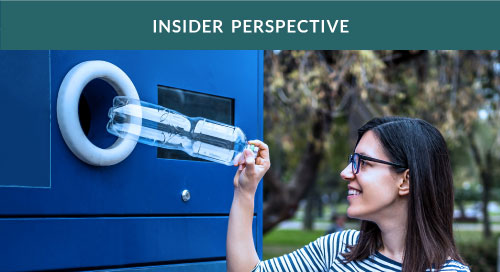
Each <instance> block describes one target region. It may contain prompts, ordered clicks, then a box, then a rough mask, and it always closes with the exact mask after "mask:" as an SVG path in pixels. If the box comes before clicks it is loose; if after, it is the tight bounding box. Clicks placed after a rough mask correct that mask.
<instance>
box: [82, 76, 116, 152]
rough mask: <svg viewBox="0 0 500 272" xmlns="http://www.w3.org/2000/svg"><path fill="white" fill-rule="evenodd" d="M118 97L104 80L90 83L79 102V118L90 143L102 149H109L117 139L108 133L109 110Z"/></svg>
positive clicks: (95, 80)
mask: <svg viewBox="0 0 500 272" xmlns="http://www.w3.org/2000/svg"><path fill="white" fill-rule="evenodd" d="M116 95H117V93H116V91H115V89H114V88H113V87H112V86H111V85H110V84H108V83H107V82H106V81H104V80H102V79H94V80H92V81H90V82H89V83H88V84H87V86H85V88H84V89H83V91H82V95H81V96H80V100H79V102H78V117H79V119H80V125H81V127H82V130H83V132H84V133H85V135H87V138H88V139H89V141H91V142H92V143H93V144H94V145H96V146H98V147H100V148H108V147H110V146H111V145H112V144H113V143H114V142H115V141H116V137H115V136H113V135H111V134H109V133H108V132H107V131H106V124H107V122H108V110H109V108H110V107H111V106H112V105H113V98H114V97H115V96H116Z"/></svg>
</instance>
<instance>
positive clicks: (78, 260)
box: [0, 216, 256, 271]
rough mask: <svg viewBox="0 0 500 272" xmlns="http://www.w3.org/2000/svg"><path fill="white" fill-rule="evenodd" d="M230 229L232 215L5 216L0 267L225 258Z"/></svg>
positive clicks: (0, 222)
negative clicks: (9, 217)
mask: <svg viewBox="0 0 500 272" xmlns="http://www.w3.org/2000/svg"><path fill="white" fill-rule="evenodd" d="M226 230H227V216H214V217H206V216H203V217H112V218H110V217H101V218H22V219H16V218H11V219H0V233H2V245H1V247H0V260H1V261H0V271H14V270H15V271H23V270H33V269H72V268H85V267H93V268H98V267H117V266H124V265H130V264H136V265H137V264H146V265H147V264H148V263H168V262H172V261H179V260H180V261H182V260H197V259H224V258H225V255H226V244H225V243H226ZM5 234H8V235H5ZM254 234H256V226H255V225H254Z"/></svg>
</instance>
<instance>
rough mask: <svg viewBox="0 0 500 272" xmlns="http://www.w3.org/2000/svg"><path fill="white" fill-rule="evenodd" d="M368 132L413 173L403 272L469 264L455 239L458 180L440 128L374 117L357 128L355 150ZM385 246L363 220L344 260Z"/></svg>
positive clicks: (370, 224) (375, 229)
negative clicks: (453, 263) (450, 262)
mask: <svg viewBox="0 0 500 272" xmlns="http://www.w3.org/2000/svg"><path fill="white" fill-rule="evenodd" d="M367 131H372V132H374V134H375V135H376V136H377V137H378V140H379V141H380V143H381V144H382V146H383V148H384V151H385V153H386V155H387V156H388V158H389V159H390V160H391V161H392V162H395V163H398V164H402V165H407V166H408V169H410V171H409V172H410V194H409V199H408V221H407V230H406V238H405V239H406V240H405V249H404V255H403V256H404V257H403V271H411V272H414V271H425V270H426V269H429V268H440V267H441V266H442V265H444V264H445V262H446V260H447V259H448V258H449V257H451V258H452V259H454V260H456V261H459V262H461V263H463V264H465V262H464V260H463V259H462V257H461V256H460V254H459V253H458V251H457V248H456V246H455V240H454V238H453V177H452V171H451V164H450V158H449V155H448V148H447V147H446V142H445V140H444V138H443V136H442V135H441V133H440V132H439V130H437V129H436V128H435V127H433V126H432V125H431V124H429V123H428V122H426V121H424V120H420V119H413V118H405V117H382V118H375V119H372V120H371V121H369V122H368V123H366V124H365V125H364V126H362V127H361V128H360V129H359V130H358V140H357V143H356V146H357V145H358V143H359V141H360V140H361V137H363V135H364V134H365V133H366V132H367ZM404 170H405V169H401V168H393V171H396V172H399V173H401V172H403V171H404ZM382 245H383V243H382V237H381V233H380V229H379V228H378V226H377V224H375V223H374V222H370V221H364V220H362V221H361V232H360V235H359V240H358V243H357V244H356V245H354V246H351V247H349V248H350V251H349V252H347V253H344V254H343V256H344V258H345V260H346V261H347V262H350V261H354V260H363V259H366V258H368V257H369V256H371V255H373V254H374V253H375V252H376V251H377V250H379V249H380V248H381V247H382Z"/></svg>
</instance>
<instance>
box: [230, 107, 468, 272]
mask: <svg viewBox="0 0 500 272" xmlns="http://www.w3.org/2000/svg"><path fill="white" fill-rule="evenodd" d="M251 143H252V144H254V145H256V146H258V147H259V148H260V151H259V155H258V157H257V158H256V159H255V161H254V160H253V159H252V158H251V154H248V153H245V158H246V160H245V162H244V163H243V164H240V165H239V168H238V171H237V172H236V175H235V177H234V186H235V190H234V199H233V204H232V207H231V213H230V216H229V225H228V234H227V245H226V246H227V268H228V271H229V272H242V271H405V272H414V271H426V270H427V271H460V272H462V271H469V268H468V267H467V266H466V265H464V263H465V262H464V260H463V259H462V258H461V257H460V255H459V254H458V251H457V249H456V246H455V242H454V238H453V179H452V172H451V166H450V159H449V155H448V150H447V147H446V142H445V141H444V139H443V137H442V135H441V134H440V133H439V131H438V130H437V129H436V128H434V127H433V126H432V125H430V124H429V123H427V122H425V121H423V120H420V119H411V118H403V117H384V118H375V119H373V120H371V121H369V122H368V123H366V124H365V125H364V126H363V127H361V128H360V129H359V130H358V140H357V143H356V147H355V149H354V153H353V154H351V155H350V156H349V162H348V165H347V166H346V168H345V169H344V170H343V171H342V173H341V174H340V176H341V177H342V179H344V180H345V181H346V182H347V188H348V197H347V200H348V202H349V207H348V209H347V215H348V216H349V217H351V218H358V219H361V230H360V231H355V230H346V231H342V232H336V233H333V234H329V235H326V236H323V237H320V238H319V239H317V240H316V241H314V242H312V243H310V244H309V245H307V246H305V247H304V248H302V249H299V250H297V251H295V252H293V253H290V254H288V255H285V256H282V257H279V258H274V259H271V260H267V261H264V262H260V261H259V258H258V256H257V253H256V251H255V248H254V243H253V236H252V218H253V209H254V206H253V205H254V194H255V192H256V190H257V185H258V183H259V180H260V179H261V178H262V177H263V176H264V174H265V173H266V171H267V170H268V169H269V167H270V165H271V164H270V161H269V150H268V147H267V145H266V144H264V143H262V142H260V141H251ZM252 269H253V270H252Z"/></svg>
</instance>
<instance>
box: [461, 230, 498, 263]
mask: <svg viewBox="0 0 500 272" xmlns="http://www.w3.org/2000/svg"><path fill="white" fill-rule="evenodd" d="M455 236H456V240H457V246H458V250H459V252H460V254H461V255H462V257H463V258H464V259H465V261H466V262H467V263H468V264H469V266H470V268H471V271H481V272H496V266H497V255H498V248H497V247H498V239H499V237H500V234H498V233H497V234H496V235H495V236H494V237H493V238H492V239H483V238H482V237H481V233H480V232H470V231H469V232H460V233H457V234H456V235H455Z"/></svg>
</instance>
